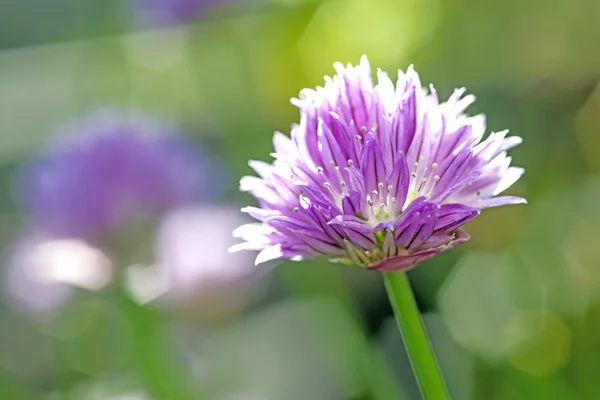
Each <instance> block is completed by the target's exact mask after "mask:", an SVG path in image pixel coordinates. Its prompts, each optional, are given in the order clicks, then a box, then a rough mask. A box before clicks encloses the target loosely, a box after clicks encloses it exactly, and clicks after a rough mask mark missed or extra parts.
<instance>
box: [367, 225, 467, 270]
mask: <svg viewBox="0 0 600 400" xmlns="http://www.w3.org/2000/svg"><path fill="white" fill-rule="evenodd" d="M468 240H469V235H468V234H467V233H466V232H462V231H458V232H457V233H456V237H455V238H454V239H453V240H452V241H450V242H449V243H448V244H444V245H441V246H440V247H436V248H432V249H428V250H424V251H418V252H416V253H412V254H408V253H405V254H400V255H397V256H396V257H392V258H387V259H384V260H381V261H379V262H376V263H374V264H370V265H369V267H368V268H369V269H371V270H374V271H406V270H409V269H411V268H413V267H415V266H417V265H418V264H420V263H422V262H423V261H426V260H429V259H430V258H432V257H435V256H436V255H438V254H440V253H443V252H445V251H448V250H450V249H453V248H454V247H456V246H458V245H459V244H462V243H464V242H466V241H468Z"/></svg>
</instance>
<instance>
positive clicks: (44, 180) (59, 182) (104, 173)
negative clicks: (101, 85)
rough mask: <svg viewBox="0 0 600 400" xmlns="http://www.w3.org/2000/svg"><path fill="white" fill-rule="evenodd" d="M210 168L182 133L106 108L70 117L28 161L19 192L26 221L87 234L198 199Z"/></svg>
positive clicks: (62, 233)
mask: <svg viewBox="0 0 600 400" xmlns="http://www.w3.org/2000/svg"><path fill="white" fill-rule="evenodd" d="M210 175H211V174H210V173H208V171H207V165H203V164H201V163H199V161H198V158H197V157H196V154H195V153H194V152H193V151H192V150H191V146H190V145H189V143H187V142H186V141H185V140H183V138H181V137H178V136H176V135H175V134H173V133H172V132H170V131H169V130H167V129H165V128H163V127H161V126H159V125H157V124H156V123H154V122H152V121H150V120H148V119H145V118H142V117H139V116H137V117H132V118H127V117H126V116H124V115H121V114H117V113H114V112H105V113H100V114H97V115H93V116H91V117H88V118H86V119H84V120H83V121H80V122H78V123H76V124H74V125H73V126H72V127H70V128H69V129H68V130H67V134H66V135H65V136H64V137H61V138H60V140H59V142H58V143H57V144H56V145H55V146H53V147H52V148H51V149H49V150H47V151H46V152H44V153H43V154H42V155H41V156H40V157H38V158H37V159H36V160H34V161H33V162H32V163H31V164H30V165H28V166H27V167H26V168H25V170H24V171H23V174H22V175H21V180H20V182H19V183H20V187H19V189H20V190H19V197H20V200H21V201H22V203H23V205H24V208H25V209H26V211H27V212H28V214H29V216H30V218H31V220H32V221H31V223H32V225H33V226H36V227H37V228H40V229H42V230H44V231H45V232H47V233H48V234H51V235H54V236H57V237H77V238H82V239H86V240H89V239H97V238H99V237H103V236H105V235H107V234H110V233H113V232H114V230H116V229H118V228H121V227H124V226H127V224H130V223H132V222H135V221H136V220H137V219H141V218H145V217H148V216H150V217H154V216H158V215H159V214H161V213H162V212H164V211H166V210H168V209H170V208H172V207H175V206H179V205H182V204H187V203H189V202H192V201H195V200H197V199H198V198H199V196H200V194H201V193H200V191H201V190H202V189H205V188H206V189H208V186H209V185H208V182H206V181H205V179H207V177H208V176H210Z"/></svg>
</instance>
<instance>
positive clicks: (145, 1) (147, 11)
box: [133, 0, 234, 25]
mask: <svg viewBox="0 0 600 400" xmlns="http://www.w3.org/2000/svg"><path fill="white" fill-rule="evenodd" d="M133 1H134V8H135V15H136V19H137V20H139V21H140V22H141V23H143V24H149V25H162V24H177V23H185V22H188V21H192V20H194V19H196V18H198V17H200V16H201V15H202V14H203V13H205V12H208V11H211V9H214V8H215V7H216V6H218V5H220V4H224V3H232V2H233V1H234V0H133Z"/></svg>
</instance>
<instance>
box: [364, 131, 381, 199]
mask: <svg viewBox="0 0 600 400" xmlns="http://www.w3.org/2000/svg"><path fill="white" fill-rule="evenodd" d="M360 166H361V171H362V175H363V177H364V181H365V188H366V189H367V190H368V191H369V192H370V191H372V190H379V188H378V186H377V185H378V184H379V182H385V181H386V172H385V162H384V160H383V154H382V153H381V148H380V147H379V144H378V143H377V140H376V139H375V137H374V136H373V135H371V134H368V135H367V137H366V139H365V146H364V148H363V153H362V158H361V161H360Z"/></svg>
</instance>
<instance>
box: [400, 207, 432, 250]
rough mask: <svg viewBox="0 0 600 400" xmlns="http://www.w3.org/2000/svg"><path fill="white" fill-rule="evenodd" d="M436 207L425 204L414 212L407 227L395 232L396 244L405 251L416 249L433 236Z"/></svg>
mask: <svg viewBox="0 0 600 400" xmlns="http://www.w3.org/2000/svg"><path fill="white" fill-rule="evenodd" d="M436 211H437V206H436V205H434V204H432V203H425V204H424V205H423V206H422V207H419V208H418V210H417V211H415V212H414V214H413V215H412V218H410V219H409V221H410V222H409V223H408V226H406V228H404V229H403V230H402V231H397V232H396V243H397V244H398V246H400V247H403V248H405V249H407V248H410V249H416V248H418V247H419V246H421V245H422V244H423V242H425V241H426V240H427V239H429V237H430V236H431V235H432V234H433V229H434V227H435V223H436V221H437V216H436Z"/></svg>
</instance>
